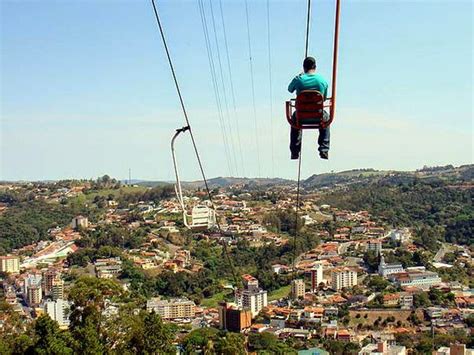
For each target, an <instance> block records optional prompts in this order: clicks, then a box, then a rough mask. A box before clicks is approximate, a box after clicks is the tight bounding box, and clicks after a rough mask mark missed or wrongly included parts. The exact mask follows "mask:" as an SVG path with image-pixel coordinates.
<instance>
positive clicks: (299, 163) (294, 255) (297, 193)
mask: <svg viewBox="0 0 474 355" xmlns="http://www.w3.org/2000/svg"><path fill="white" fill-rule="evenodd" d="M307 11H308V13H307V16H306V40H305V58H306V57H307V56H308V49H309V27H310V23H311V0H308V9H307ZM300 134H301V136H300V156H299V158H298V179H297V184H296V210H295V233H294V235H293V279H295V278H296V274H297V273H296V258H297V250H296V239H297V237H298V222H299V211H300V186H301V156H302V155H303V130H301V132H300Z"/></svg>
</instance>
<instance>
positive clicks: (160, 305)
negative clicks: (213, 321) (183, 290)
mask: <svg viewBox="0 0 474 355" xmlns="http://www.w3.org/2000/svg"><path fill="white" fill-rule="evenodd" d="M146 309H147V310H148V311H150V312H151V311H154V312H155V313H157V314H158V315H160V316H161V318H163V319H178V318H194V316H195V313H196V305H195V304H194V302H193V301H190V300H188V299H187V298H173V299H170V300H161V299H160V298H159V297H155V298H152V299H151V300H148V301H147V303H146Z"/></svg>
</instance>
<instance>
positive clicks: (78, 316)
mask: <svg viewBox="0 0 474 355" xmlns="http://www.w3.org/2000/svg"><path fill="white" fill-rule="evenodd" d="M122 294H123V289H122V287H121V286H120V285H119V284H117V283H116V282H115V281H113V280H107V279H98V278H95V277H89V276H84V277H81V278H79V279H78V280H77V281H76V282H75V284H74V286H73V287H72V288H71V290H70V292H69V299H70V301H72V303H73V306H72V307H71V315H70V320H71V324H70V329H71V332H72V335H73V336H74V338H75V339H76V340H78V348H76V351H78V352H80V353H83V354H98V353H102V352H103V351H104V349H105V343H106V336H105V330H104V329H103V327H102V325H103V319H102V313H103V311H104V309H105V304H106V300H108V299H111V298H117V299H119V298H120V297H121V296H122Z"/></svg>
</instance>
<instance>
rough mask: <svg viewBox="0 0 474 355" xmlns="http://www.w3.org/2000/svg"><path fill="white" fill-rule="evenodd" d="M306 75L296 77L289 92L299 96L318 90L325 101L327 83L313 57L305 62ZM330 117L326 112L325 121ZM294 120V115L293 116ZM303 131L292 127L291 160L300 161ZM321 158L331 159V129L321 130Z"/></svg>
mask: <svg viewBox="0 0 474 355" xmlns="http://www.w3.org/2000/svg"><path fill="white" fill-rule="evenodd" d="M303 69H304V73H302V74H299V75H298V76H296V77H295V78H294V79H293V80H292V81H291V83H290V85H288V91H289V92H295V91H296V95H298V94H299V93H300V92H301V91H303V90H318V91H319V92H320V93H321V94H323V97H324V99H326V97H327V93H328V83H327V81H326V80H325V79H324V78H323V77H322V76H321V75H320V74H318V73H316V60H315V59H314V58H313V57H307V58H305V60H304V61H303ZM328 119H329V115H328V113H327V112H326V111H324V117H323V120H325V121H326V120H328ZM293 120H294V114H293ZM301 136H302V135H301V130H300V129H296V128H293V127H291V132H290V151H291V159H298V158H299V156H300V151H301ZM318 144H319V148H318V150H319V156H320V157H321V159H328V158H329V127H327V128H320V129H319V138H318Z"/></svg>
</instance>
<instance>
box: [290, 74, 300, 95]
mask: <svg viewBox="0 0 474 355" xmlns="http://www.w3.org/2000/svg"><path fill="white" fill-rule="evenodd" d="M298 81H299V78H298V76H296V77H295V78H294V79H293V80H292V81H291V83H290V85H288V91H289V92H294V91H295V90H296V85H297V84H298Z"/></svg>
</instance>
